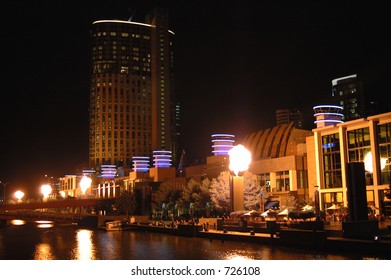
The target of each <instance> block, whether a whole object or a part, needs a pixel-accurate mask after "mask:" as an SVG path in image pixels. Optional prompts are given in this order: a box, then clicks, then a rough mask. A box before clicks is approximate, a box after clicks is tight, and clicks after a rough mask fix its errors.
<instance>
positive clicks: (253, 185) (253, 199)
mask: <svg viewBox="0 0 391 280" xmlns="http://www.w3.org/2000/svg"><path fill="white" fill-rule="evenodd" d="M243 184H244V208H245V209H246V210H258V209H259V208H260V207H259V206H260V203H261V195H260V192H261V186H260V184H259V181H257V179H256V177H254V175H253V174H252V173H251V172H248V171H246V172H244V174H243Z"/></svg>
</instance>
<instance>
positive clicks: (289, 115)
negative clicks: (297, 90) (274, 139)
mask: <svg viewBox="0 0 391 280" xmlns="http://www.w3.org/2000/svg"><path fill="white" fill-rule="evenodd" d="M291 122H293V124H294V126H295V127H296V128H303V112H301V111H299V110H291V109H278V110H276V124H277V125H281V124H289V123H291Z"/></svg>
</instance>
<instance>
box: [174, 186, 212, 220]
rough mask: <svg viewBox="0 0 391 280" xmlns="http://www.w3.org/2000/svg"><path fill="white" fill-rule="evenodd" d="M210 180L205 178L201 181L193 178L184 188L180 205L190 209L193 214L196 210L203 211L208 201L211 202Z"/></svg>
mask: <svg viewBox="0 0 391 280" xmlns="http://www.w3.org/2000/svg"><path fill="white" fill-rule="evenodd" d="M209 185H210V183H209V180H206V181H205V180H203V181H202V182H201V183H199V182H197V181H196V180H194V179H191V180H190V181H189V183H187V185H186V186H185V188H184V189H183V190H182V195H181V198H180V200H179V205H180V206H181V207H182V208H183V209H189V211H190V212H193V213H191V214H194V212H203V211H204V210H205V208H206V205H207V203H209V202H210V194H209Z"/></svg>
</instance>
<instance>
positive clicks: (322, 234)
mask: <svg viewBox="0 0 391 280" xmlns="http://www.w3.org/2000/svg"><path fill="white" fill-rule="evenodd" d="M342 227H343V226H342V222H330V223H326V224H325V225H324V229H323V230H315V229H313V230H301V229H295V228H281V229H279V230H278V231H275V232H271V231H270V230H269V231H268V232H267V231H264V232H256V231H250V232H240V231H232V230H223V231H221V230H215V229H210V230H207V231H205V230H203V231H200V232H199V233H198V234H197V236H198V237H203V238H209V239H211V240H221V241H225V240H227V241H229V240H230V241H239V242H255V243H262V244H270V245H271V246H288V247H295V248H305V249H314V250H319V251H325V252H356V253H367V254H368V255H381V257H382V258H386V259H391V220H387V221H386V222H379V230H378V231H377V232H376V234H374V235H373V236H372V235H367V236H365V237H364V238H356V237H354V238H348V237H345V236H344V231H343V228H342Z"/></svg>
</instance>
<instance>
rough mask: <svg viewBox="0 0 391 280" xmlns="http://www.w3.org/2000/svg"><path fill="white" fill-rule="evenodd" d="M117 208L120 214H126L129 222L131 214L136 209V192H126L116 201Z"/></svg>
mask: <svg viewBox="0 0 391 280" xmlns="http://www.w3.org/2000/svg"><path fill="white" fill-rule="evenodd" d="M116 208H117V212H118V213H125V214H126V218H127V221H129V217H130V214H132V213H133V211H134V209H136V197H135V195H134V192H132V191H128V190H125V191H123V192H121V195H120V196H119V197H118V198H117V200H116Z"/></svg>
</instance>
